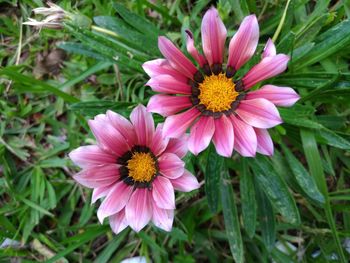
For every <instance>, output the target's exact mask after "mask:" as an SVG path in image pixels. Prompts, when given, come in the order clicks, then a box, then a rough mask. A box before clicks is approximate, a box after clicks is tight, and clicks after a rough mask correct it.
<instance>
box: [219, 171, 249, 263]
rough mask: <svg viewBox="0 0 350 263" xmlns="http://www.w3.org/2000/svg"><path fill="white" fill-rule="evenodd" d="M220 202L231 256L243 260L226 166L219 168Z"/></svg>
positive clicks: (237, 260) (235, 211)
mask: <svg viewBox="0 0 350 263" xmlns="http://www.w3.org/2000/svg"><path fill="white" fill-rule="evenodd" d="M220 179H221V180H220V184H221V203H222V211H223V214H224V221H225V228H226V235H227V239H228V242H229V244H230V249H231V253H232V256H233V258H234V259H235V261H236V262H244V250H243V240H242V236H241V231H240V225H239V219H238V214H237V208H236V204H235V199H234V193H233V189H232V186H231V180H230V179H231V178H230V176H229V174H228V170H227V169H226V168H222V170H220Z"/></svg>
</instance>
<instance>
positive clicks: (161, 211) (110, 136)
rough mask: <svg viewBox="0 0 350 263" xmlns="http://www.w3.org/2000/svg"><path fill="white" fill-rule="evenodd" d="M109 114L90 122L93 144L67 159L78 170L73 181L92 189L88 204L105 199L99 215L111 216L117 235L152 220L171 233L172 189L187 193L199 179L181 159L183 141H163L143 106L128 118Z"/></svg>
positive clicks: (99, 216) (172, 215) (195, 185)
mask: <svg viewBox="0 0 350 263" xmlns="http://www.w3.org/2000/svg"><path fill="white" fill-rule="evenodd" d="M130 120H131V122H130V121H128V120H127V119H125V118H124V117H123V116H121V115H119V114H117V113H115V112H113V111H107V113H106V114H100V115H97V116H96V117H95V118H94V120H90V121H89V126H90V128H91V130H92V132H93V134H94V136H95V138H96V140H97V145H89V146H81V147H79V148H77V149H75V150H74V151H72V152H71V153H70V154H69V157H70V158H71V159H72V160H73V162H74V163H75V164H77V165H78V166H80V167H81V168H82V170H81V171H80V172H79V173H77V174H76V175H74V179H75V180H76V181H77V182H78V183H80V184H82V185H83V186H86V187H89V188H93V189H94V190H93V195H92V203H94V202H95V201H96V200H97V199H99V198H102V197H105V198H104V200H103V201H102V203H101V206H100V207H99V209H98V211H97V216H98V218H99V220H100V222H101V223H103V220H104V219H105V218H106V217H109V223H110V225H111V228H112V230H113V231H114V232H115V233H116V234H117V233H119V232H120V231H122V230H123V229H124V228H126V227H127V226H128V225H129V226H130V227H131V228H132V229H133V230H135V231H136V232H138V231H140V230H141V229H142V228H143V227H145V226H146V225H147V224H148V222H149V221H150V220H152V222H153V223H154V225H156V226H157V227H159V228H162V229H164V230H165V231H170V230H171V228H172V224H173V220H174V209H175V194H174V190H179V191H183V192H189V191H192V190H194V189H197V188H199V184H198V181H197V179H196V177H195V176H193V175H192V174H191V173H190V172H189V171H187V170H186V169H185V163H184V162H183V161H182V160H181V158H183V157H184V156H185V155H186V153H187V140H186V137H182V138H181V139H166V138H164V137H163V135H162V129H163V127H162V124H159V125H158V126H157V128H156V129H155V128H154V122H153V117H152V115H151V113H149V112H147V111H146V108H145V107H144V106H142V105H139V106H137V107H136V108H135V109H134V110H133V111H132V113H131V115H130Z"/></svg>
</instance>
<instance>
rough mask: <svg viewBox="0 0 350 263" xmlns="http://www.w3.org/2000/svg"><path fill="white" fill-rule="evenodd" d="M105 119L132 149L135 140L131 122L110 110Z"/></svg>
mask: <svg viewBox="0 0 350 263" xmlns="http://www.w3.org/2000/svg"><path fill="white" fill-rule="evenodd" d="M107 117H108V119H109V121H110V123H111V125H112V126H113V127H114V128H115V129H116V130H117V131H119V132H120V134H121V135H123V137H124V138H125V140H126V141H127V143H128V144H129V146H130V147H132V146H133V145H134V144H135V143H136V142H137V139H136V133H135V129H134V126H133V125H132V124H131V122H130V121H129V120H127V119H126V118H124V117H123V116H122V115H120V114H118V113H115V112H113V111H111V110H108V111H107Z"/></svg>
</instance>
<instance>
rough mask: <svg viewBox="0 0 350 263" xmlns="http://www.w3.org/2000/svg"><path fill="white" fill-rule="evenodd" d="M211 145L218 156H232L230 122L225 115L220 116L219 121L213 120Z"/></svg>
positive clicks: (232, 142)
mask: <svg viewBox="0 0 350 263" xmlns="http://www.w3.org/2000/svg"><path fill="white" fill-rule="evenodd" d="M213 143H214V145H215V148H216V152H217V153H218V154H219V155H221V156H224V157H230V156H231V155H232V152H233V144H234V132H233V127H232V123H231V121H230V120H229V118H228V117H226V116H225V115H222V116H221V117H220V119H215V133H214V137H213Z"/></svg>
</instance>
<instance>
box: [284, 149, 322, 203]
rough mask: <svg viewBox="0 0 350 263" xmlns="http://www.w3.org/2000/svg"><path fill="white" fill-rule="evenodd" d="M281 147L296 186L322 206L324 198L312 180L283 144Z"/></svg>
mask: <svg viewBox="0 0 350 263" xmlns="http://www.w3.org/2000/svg"><path fill="white" fill-rule="evenodd" d="M281 146H282V149H283V151H284V154H285V156H286V159H287V161H288V165H289V167H290V169H291V170H292V172H293V174H294V176H295V179H296V181H297V182H298V185H299V186H300V187H301V188H302V189H303V190H304V192H305V193H306V194H307V196H308V197H309V198H311V199H312V200H314V201H316V202H318V203H322V204H323V203H324V202H325V200H324V197H323V195H322V194H321V193H320V191H319V190H318V188H317V186H316V183H315V180H314V178H313V177H311V176H310V174H309V173H308V171H307V170H306V169H305V168H304V166H303V165H302V164H301V163H300V162H299V161H298V159H297V158H295V156H294V155H293V153H292V152H291V151H290V150H289V149H288V148H287V147H286V146H285V145H284V144H282V145H281Z"/></svg>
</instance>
